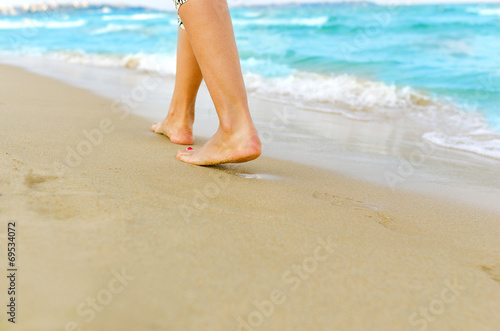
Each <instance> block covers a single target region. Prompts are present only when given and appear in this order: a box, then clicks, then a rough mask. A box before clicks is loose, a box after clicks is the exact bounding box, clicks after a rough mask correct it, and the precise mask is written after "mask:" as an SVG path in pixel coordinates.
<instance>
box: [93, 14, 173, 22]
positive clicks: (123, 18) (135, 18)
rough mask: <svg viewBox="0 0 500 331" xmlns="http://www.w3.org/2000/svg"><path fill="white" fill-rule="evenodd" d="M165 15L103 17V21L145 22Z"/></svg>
mask: <svg viewBox="0 0 500 331" xmlns="http://www.w3.org/2000/svg"><path fill="white" fill-rule="evenodd" d="M165 17H167V15H166V14H134V15H104V16H103V17H102V19H103V20H104V21H145V20H154V19H158V18H165Z"/></svg>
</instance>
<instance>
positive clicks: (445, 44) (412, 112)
mask: <svg viewBox="0 0 500 331" xmlns="http://www.w3.org/2000/svg"><path fill="white" fill-rule="evenodd" d="M240 2H241V1H240ZM241 3H244V2H241ZM172 7H173V5H172ZM231 15H232V19H233V25H234V30H235V36H236V41H237V44H238V49H239V54H240V59H241V64H242V69H243V72H244V77H245V83H246V86H247V89H248V91H249V93H251V94H253V95H257V96H260V97H262V98H267V99H271V100H278V101H280V102H284V103H290V104H293V105H294V106H298V107H301V108H302V109H306V110H311V111H316V112H317V111H320V112H324V113H334V114H341V115H343V116H346V117H349V118H352V119H355V120H359V121H397V122H398V123H401V122H405V123H408V125H409V126H415V127H419V128H420V130H421V132H422V134H421V138H422V139H423V140H425V141H427V142H429V143H432V144H435V145H437V146H440V147H443V148H450V149H455V150H460V151H464V152H467V153H474V154H476V156H477V155H479V156H482V157H486V158H493V159H500V5H498V4H489V5H486V4H433V5H400V4H397V3H395V4H392V5H377V4H373V3H337V4H319V3H318V4H295V5H279V6H278V5H266V6H251V7H245V6H241V7H232V8H231ZM177 29H178V26H177V14H176V13H175V12H174V11H161V10H154V9H149V8H143V7H124V6H107V5H99V6H89V5H84V6H80V5H78V6H73V5H72V6H53V7H47V8H43V10H33V9H30V8H28V7H26V8H24V9H22V8H18V9H17V10H16V12H12V11H11V12H10V13H6V14H3V15H0V61H1V57H13V56H15V57H16V58H23V57H41V58H47V59H52V60H55V61H64V62H67V63H78V64H82V65H89V66H98V67H123V68H126V69H127V70H138V71H146V72H155V73H157V74H161V75H175V61H176V36H177ZM333 118H334V117H333V116H332V120H333Z"/></svg>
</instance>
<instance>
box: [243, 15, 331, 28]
mask: <svg viewBox="0 0 500 331" xmlns="http://www.w3.org/2000/svg"><path fill="white" fill-rule="evenodd" d="M328 19H329V18H328V16H319V17H311V18H295V19H280V18H259V19H242V18H236V19H234V20H233V24H234V25H264V26H322V25H324V24H325V23H327V22H328Z"/></svg>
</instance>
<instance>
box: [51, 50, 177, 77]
mask: <svg viewBox="0 0 500 331" xmlns="http://www.w3.org/2000/svg"><path fill="white" fill-rule="evenodd" d="M46 57H49V58H52V59H56V60H59V61H64V62H67V63H75V64H84V65H92V66H96V67H108V68H128V69H135V70H141V71H148V72H158V73H160V74H163V75H175V68H176V57H175V55H170V56H169V55H164V54H143V53H138V54H130V55H126V56H118V55H103V54H88V53H84V52H57V53H50V54H47V55H46Z"/></svg>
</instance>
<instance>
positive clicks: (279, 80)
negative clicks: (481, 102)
mask: <svg viewBox="0 0 500 331" xmlns="http://www.w3.org/2000/svg"><path fill="white" fill-rule="evenodd" d="M245 82H246V85H247V89H248V90H249V92H250V93H253V94H254V95H258V96H262V97H265V98H268V99H273V100H278V101H281V102H286V103H292V104H294V105H296V106H299V107H301V108H305V109H312V110H317V111H323V112H329V113H336V114H341V115H343V116H345V117H348V118H352V119H356V120H364V121H377V120H384V119H393V120H401V119H403V120H404V121H405V122H407V123H413V124H414V125H415V126H418V127H420V128H421V129H422V130H423V132H425V134H423V137H422V138H423V139H425V140H427V141H429V142H431V143H433V144H435V145H438V146H441V147H446V148H453V149H456V150H461V151H466V152H472V153H475V154H478V155H481V156H486V157H490V158H495V159H500V133H498V132H497V131H496V130H495V129H494V128H492V127H491V126H490V125H489V124H488V123H487V121H486V120H485V118H484V116H483V115H482V114H480V113H479V112H476V111H471V110H468V111H465V110H462V109H461V108H460V105H458V104H455V103H453V102H451V101H448V100H444V99H438V98H436V97H433V96H430V95H427V94H425V93H422V92H419V91H416V90H414V89H413V88H411V87H408V86H406V87H397V86H394V85H388V84H385V83H383V82H375V81H368V80H363V79H360V78H358V77H355V76H351V75H338V76H333V75H332V76H324V75H319V74H313V73H305V72H296V73H294V74H292V75H289V76H286V77H275V78H265V77H262V76H260V75H257V74H254V73H246V74H245Z"/></svg>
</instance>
